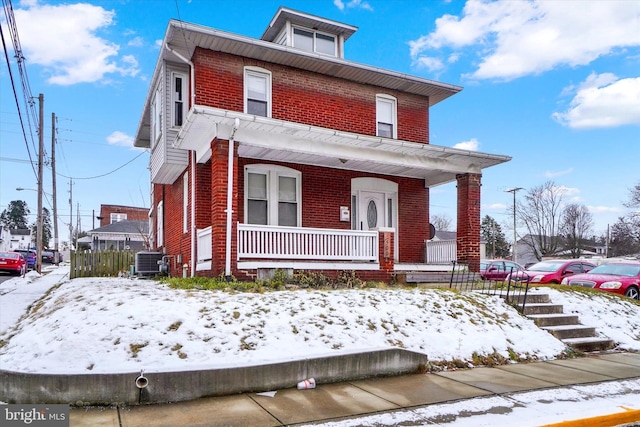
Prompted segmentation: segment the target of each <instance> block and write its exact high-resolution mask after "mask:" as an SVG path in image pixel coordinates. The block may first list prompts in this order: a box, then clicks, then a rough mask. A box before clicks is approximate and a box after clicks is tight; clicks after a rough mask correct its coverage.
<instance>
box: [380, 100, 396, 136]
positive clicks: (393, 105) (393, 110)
mask: <svg viewBox="0 0 640 427" xmlns="http://www.w3.org/2000/svg"><path fill="white" fill-rule="evenodd" d="M378 101H381V102H388V103H390V104H391V115H392V117H391V126H392V129H393V132H392V138H393V139H398V100H397V99H396V98H395V97H394V96H391V95H385V94H382V93H379V94H377V95H376V136H380V135H378V123H380V121H381V120H380V117H379V110H378ZM384 123H386V122H384Z"/></svg>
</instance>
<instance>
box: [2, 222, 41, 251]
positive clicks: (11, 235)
mask: <svg viewBox="0 0 640 427" xmlns="http://www.w3.org/2000/svg"><path fill="white" fill-rule="evenodd" d="M32 246H33V245H32V243H31V230H30V229H27V228H6V227H4V226H1V225H0V250H1V251H12V250H14V249H29V248H31V247H32Z"/></svg>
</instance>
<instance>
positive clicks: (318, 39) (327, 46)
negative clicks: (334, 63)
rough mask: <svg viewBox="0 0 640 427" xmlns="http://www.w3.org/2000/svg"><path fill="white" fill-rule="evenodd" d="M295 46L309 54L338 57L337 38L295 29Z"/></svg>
mask: <svg viewBox="0 0 640 427" xmlns="http://www.w3.org/2000/svg"><path fill="white" fill-rule="evenodd" d="M293 46H294V47H296V48H298V49H302V50H306V51H307V52H316V53H322V54H324V55H331V56H336V38H335V36H332V35H329V34H322V33H318V32H316V31H313V30H308V29H302V28H294V29H293Z"/></svg>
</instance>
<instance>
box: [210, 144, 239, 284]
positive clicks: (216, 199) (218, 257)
mask: <svg viewBox="0 0 640 427" xmlns="http://www.w3.org/2000/svg"><path fill="white" fill-rule="evenodd" d="M228 150H229V142H228V141H225V140H219V139H214V140H213V141H212V142H211V264H212V266H211V273H212V275H213V276H218V275H219V274H221V273H224V269H225V260H226V235H227V212H226V210H227V176H228V175H227V169H228V168H227V165H228V163H229V157H228V156H229V151H228ZM233 168H234V171H233V181H234V183H233V202H232V206H233V220H232V224H233V226H232V231H231V235H232V238H231V271H232V273H233V271H235V269H236V266H237V261H236V253H237V241H236V237H235V236H236V228H237V223H238V154H237V152H235V153H234V159H233Z"/></svg>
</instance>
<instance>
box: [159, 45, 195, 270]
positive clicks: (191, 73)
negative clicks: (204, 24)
mask: <svg viewBox="0 0 640 427" xmlns="http://www.w3.org/2000/svg"><path fill="white" fill-rule="evenodd" d="M164 47H165V49H167V50H168V51H169V52H171V53H173V54H174V55H175V56H177V57H178V58H180V59H181V60H182V61H183V62H184V63H185V64H188V65H189V93H191V106H193V105H196V82H195V69H194V68H195V67H194V66H193V62H191V60H189V59H187V58H185V57H184V56H182V55H181V54H180V53H178V52H176V51H175V50H173V49H171V48H170V47H169V44H168V43H165V44H164ZM189 174H190V175H191V177H190V178H191V188H190V192H191V209H190V210H191V212H190V217H191V233H190V234H191V260H190V264H191V266H190V267H191V277H195V275H196V260H197V259H198V254H197V253H196V252H197V247H198V246H197V238H198V236H197V235H198V230H197V228H196V153H195V151H192V152H191V172H190V173H189Z"/></svg>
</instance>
